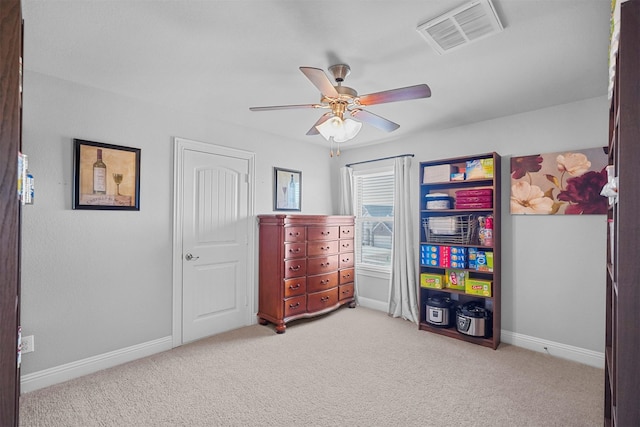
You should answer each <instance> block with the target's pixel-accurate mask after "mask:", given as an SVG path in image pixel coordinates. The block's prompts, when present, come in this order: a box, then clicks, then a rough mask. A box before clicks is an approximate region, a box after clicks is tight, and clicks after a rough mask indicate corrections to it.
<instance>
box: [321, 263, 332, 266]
mask: <svg viewBox="0 0 640 427" xmlns="http://www.w3.org/2000/svg"><path fill="white" fill-rule="evenodd" d="M329 264H331V263H330V262H326V263H320V267H328V266H329Z"/></svg>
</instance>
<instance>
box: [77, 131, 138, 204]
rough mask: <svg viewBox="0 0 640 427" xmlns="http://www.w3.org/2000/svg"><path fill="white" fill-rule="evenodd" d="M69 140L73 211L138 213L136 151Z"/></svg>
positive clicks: (135, 149)
mask: <svg viewBox="0 0 640 427" xmlns="http://www.w3.org/2000/svg"><path fill="white" fill-rule="evenodd" d="M73 141H74V163H73V164H74V174H73V176H74V184H73V209H101V210H129V211H139V210H140V149H139V148H131V147H123V146H120V145H113V144H104V143H101V142H93V141H85V140H83V139H74V140H73Z"/></svg>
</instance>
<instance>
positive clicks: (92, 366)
mask: <svg viewBox="0 0 640 427" xmlns="http://www.w3.org/2000/svg"><path fill="white" fill-rule="evenodd" d="M171 348H172V338H171V336H168V337H164V338H159V339H157V340H153V341H147V342H145V343H142V344H137V345H133V346H131V347H127V348H123V349H120V350H115V351H110V352H108V353H104V354H100V355H98V356H93V357H88V358H86V359H82V360H78V361H75V362H71V363H66V364H64V365H60V366H55V367H53V368H49V369H44V370H42V371H38V372H33V373H31V374H26V375H22V376H21V378H20V392H21V393H28V392H30V391H34V390H38V389H40V388H44V387H48V386H50V385H53V384H58V383H61V382H64V381H68V380H71V379H74V378H78V377H81V376H83V375H87V374H91V373H93V372H97V371H100V370H102V369H106V368H111V367H113V366H116V365H120V364H122V363H127V362H131V361H132V360H136V359H140V358H142V357H147V356H151V355H152V354H155V353H160V352H162V351H166V350H170V349H171Z"/></svg>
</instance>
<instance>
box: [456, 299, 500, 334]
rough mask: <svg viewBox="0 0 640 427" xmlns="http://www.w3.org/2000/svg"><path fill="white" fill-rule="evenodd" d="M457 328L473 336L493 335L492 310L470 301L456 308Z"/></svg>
mask: <svg viewBox="0 0 640 427" xmlns="http://www.w3.org/2000/svg"><path fill="white" fill-rule="evenodd" d="M456 329H457V330H458V332H460V333H461V334H465V335H469V336H472V337H482V338H486V337H490V336H491V311H489V310H487V309H485V308H484V307H482V306H480V305H478V304H477V303H475V302H469V303H466V304H464V305H462V306H458V307H457V308H456Z"/></svg>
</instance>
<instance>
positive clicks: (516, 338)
mask: <svg viewBox="0 0 640 427" xmlns="http://www.w3.org/2000/svg"><path fill="white" fill-rule="evenodd" d="M500 341H502V342H504V343H505V344H511V345H515V346H516V347H522V348H526V349H527V350H533V351H537V352H540V353H547V354H550V355H552V356H556V357H561V358H563V359H568V360H573V361H574V362H578V363H583V364H585V365H589V366H593V367H595V368H604V353H599V352H597V351H593V350H586V349H584V348H580V347H574V346H570V345H566V344H562V343H559V342H554V341H548V340H543V339H540V338H536V337H531V336H528V335H522V334H518V333H515V332H511V331H505V330H501V331H500Z"/></svg>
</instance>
